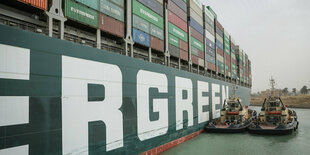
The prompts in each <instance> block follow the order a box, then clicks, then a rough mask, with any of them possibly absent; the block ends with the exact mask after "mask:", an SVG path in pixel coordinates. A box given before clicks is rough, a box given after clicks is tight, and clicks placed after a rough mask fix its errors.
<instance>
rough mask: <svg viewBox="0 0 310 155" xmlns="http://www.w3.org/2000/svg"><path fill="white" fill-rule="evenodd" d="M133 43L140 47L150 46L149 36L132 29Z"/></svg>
mask: <svg viewBox="0 0 310 155" xmlns="http://www.w3.org/2000/svg"><path fill="white" fill-rule="evenodd" d="M132 36H133V41H134V42H136V43H139V44H141V45H145V46H148V47H149V46H150V35H148V34H146V33H144V32H142V31H139V30H137V29H135V28H132Z"/></svg>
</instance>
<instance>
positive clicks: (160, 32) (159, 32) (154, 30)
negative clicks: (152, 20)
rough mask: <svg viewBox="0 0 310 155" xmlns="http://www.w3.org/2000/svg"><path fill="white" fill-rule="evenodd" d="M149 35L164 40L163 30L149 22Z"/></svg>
mask: <svg viewBox="0 0 310 155" xmlns="http://www.w3.org/2000/svg"><path fill="white" fill-rule="evenodd" d="M151 35H152V36H154V37H156V38H159V39H160V40H164V31H163V30H162V29H160V28H159V27H157V26H155V25H153V24H151Z"/></svg>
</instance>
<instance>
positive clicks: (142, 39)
mask: <svg viewBox="0 0 310 155" xmlns="http://www.w3.org/2000/svg"><path fill="white" fill-rule="evenodd" d="M132 13H133V14H132V19H133V24H132V26H133V28H132V29H133V31H132V36H133V40H134V42H136V43H138V44H141V45H144V46H147V47H151V48H152V49H156V50H158V51H162V52H163V51H164V36H165V35H164V22H163V21H164V18H163V0H132Z"/></svg>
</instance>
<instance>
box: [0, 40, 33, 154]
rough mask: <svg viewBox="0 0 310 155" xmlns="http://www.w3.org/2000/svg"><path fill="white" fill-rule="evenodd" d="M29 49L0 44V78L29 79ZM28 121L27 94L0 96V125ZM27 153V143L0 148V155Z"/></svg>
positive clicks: (25, 122)
mask: <svg viewBox="0 0 310 155" xmlns="http://www.w3.org/2000/svg"><path fill="white" fill-rule="evenodd" d="M29 73H30V50H29V49H25V48H20V47H15V46H9V45H3V44H0V78H3V79H15V80H29V77H30V75H29ZM28 123H29V96H0V127H2V126H11V125H19V124H28ZM9 154H21V155H27V154H28V145H22V146H17V147H11V148H7V149H3V150H0V155H9Z"/></svg>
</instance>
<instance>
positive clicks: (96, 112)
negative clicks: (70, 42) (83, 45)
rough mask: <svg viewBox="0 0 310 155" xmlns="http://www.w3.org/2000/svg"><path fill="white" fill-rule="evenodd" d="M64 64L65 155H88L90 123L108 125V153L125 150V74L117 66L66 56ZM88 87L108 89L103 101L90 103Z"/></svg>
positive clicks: (63, 134)
mask: <svg viewBox="0 0 310 155" xmlns="http://www.w3.org/2000/svg"><path fill="white" fill-rule="evenodd" d="M62 63H63V64H62V145H63V154H71V153H82V154H88V144H89V143H88V122H93V121H102V122H104V123H105V125H106V150H107V151H110V150H113V149H116V148H120V147H122V146H123V115H122V112H121V111H120V110H119V108H120V107H121V105H122V73H121V71H120V69H119V68H118V66H116V65H111V64H106V63H101V62H95V61H90V60H83V59H78V58H72V57H67V56H63V57H62ZM88 84H98V85H103V86H104V87H105V94H104V95H105V97H104V100H103V101H88V91H87V90H88V89H87V86H88ZM77 149H79V150H77ZM80 149H81V150H80Z"/></svg>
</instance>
